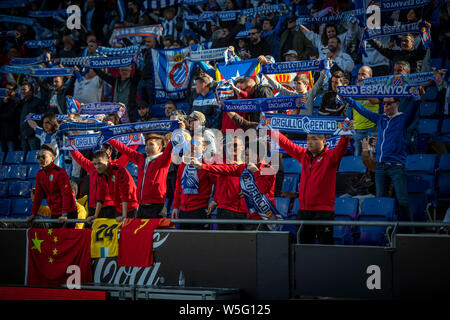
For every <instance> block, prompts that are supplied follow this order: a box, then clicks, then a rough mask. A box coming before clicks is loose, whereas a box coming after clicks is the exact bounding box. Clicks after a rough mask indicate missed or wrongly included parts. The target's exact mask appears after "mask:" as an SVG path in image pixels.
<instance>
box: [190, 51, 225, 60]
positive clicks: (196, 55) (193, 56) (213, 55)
mask: <svg viewBox="0 0 450 320" xmlns="http://www.w3.org/2000/svg"><path fill="white" fill-rule="evenodd" d="M227 50H228V48H215V49H206V50H197V51H191V52H190V54H189V57H188V59H189V60H191V61H212V60H224V59H225V53H226V52H227Z"/></svg>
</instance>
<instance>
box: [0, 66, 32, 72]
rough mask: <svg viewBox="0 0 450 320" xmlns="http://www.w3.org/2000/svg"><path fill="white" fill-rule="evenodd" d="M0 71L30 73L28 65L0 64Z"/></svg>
mask: <svg viewBox="0 0 450 320" xmlns="http://www.w3.org/2000/svg"><path fill="white" fill-rule="evenodd" d="M0 72H1V73H12V74H30V73H31V70H30V66H1V67H0Z"/></svg>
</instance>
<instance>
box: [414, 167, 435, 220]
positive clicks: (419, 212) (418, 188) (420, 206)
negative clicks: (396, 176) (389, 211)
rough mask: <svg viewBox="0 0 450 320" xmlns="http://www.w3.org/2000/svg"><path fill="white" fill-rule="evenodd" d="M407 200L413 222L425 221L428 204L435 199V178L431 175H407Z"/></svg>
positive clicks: (417, 173)
mask: <svg viewBox="0 0 450 320" xmlns="http://www.w3.org/2000/svg"><path fill="white" fill-rule="evenodd" d="M407 186H408V199H409V208H410V210H411V212H412V214H413V216H414V221H427V218H428V217H429V214H428V211H427V210H428V209H427V208H428V204H431V203H433V200H434V198H435V196H434V194H435V192H434V189H435V177H434V175H431V174H426V173H421V172H412V173H408V180H407Z"/></svg>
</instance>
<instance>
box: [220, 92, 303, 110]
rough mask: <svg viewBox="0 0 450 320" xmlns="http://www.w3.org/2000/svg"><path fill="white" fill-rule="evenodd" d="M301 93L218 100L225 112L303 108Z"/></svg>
mask: <svg viewBox="0 0 450 320" xmlns="http://www.w3.org/2000/svg"><path fill="white" fill-rule="evenodd" d="M301 97H303V95H302V94H298V95H295V96H276V97H271V98H259V99H231V100H223V101H221V102H219V105H222V106H223V111H225V112H261V111H274V110H289V109H298V108H300V109H304V108H305V107H304V105H303V103H302V101H301V99H300V98H301Z"/></svg>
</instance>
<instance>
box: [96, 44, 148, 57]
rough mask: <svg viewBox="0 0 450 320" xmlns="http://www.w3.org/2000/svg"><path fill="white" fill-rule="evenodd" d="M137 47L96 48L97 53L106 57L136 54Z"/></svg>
mask: <svg viewBox="0 0 450 320" xmlns="http://www.w3.org/2000/svg"><path fill="white" fill-rule="evenodd" d="M139 49H140V48H139V46H138V45H132V46H128V47H124V48H109V47H102V46H100V47H98V48H97V53H98V54H104V55H107V56H117V55H125V54H136V52H137V51H138V50H139Z"/></svg>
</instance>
